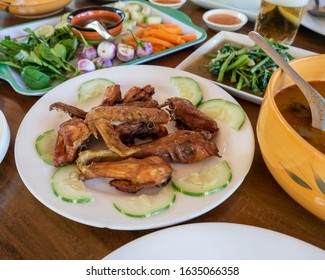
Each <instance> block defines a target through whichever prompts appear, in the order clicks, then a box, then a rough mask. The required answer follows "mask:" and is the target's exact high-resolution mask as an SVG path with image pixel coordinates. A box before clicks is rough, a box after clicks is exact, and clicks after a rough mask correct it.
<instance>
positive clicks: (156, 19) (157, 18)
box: [146, 15, 163, 24]
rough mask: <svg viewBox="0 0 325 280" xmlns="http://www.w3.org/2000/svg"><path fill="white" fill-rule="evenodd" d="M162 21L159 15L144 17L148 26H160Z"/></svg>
mask: <svg viewBox="0 0 325 280" xmlns="http://www.w3.org/2000/svg"><path fill="white" fill-rule="evenodd" d="M162 21H163V18H162V16H160V15H149V16H147V17H146V23H148V24H160V23H162Z"/></svg>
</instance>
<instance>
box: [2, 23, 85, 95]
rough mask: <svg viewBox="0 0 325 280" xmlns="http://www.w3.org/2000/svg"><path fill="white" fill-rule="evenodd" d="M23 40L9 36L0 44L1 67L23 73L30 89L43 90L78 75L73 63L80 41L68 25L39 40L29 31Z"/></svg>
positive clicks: (26, 30) (28, 29)
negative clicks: (6, 66) (7, 67)
mask: <svg viewBox="0 0 325 280" xmlns="http://www.w3.org/2000/svg"><path fill="white" fill-rule="evenodd" d="M24 31H25V32H26V33H27V35H26V37H25V38H24V40H23V41H18V40H16V39H11V37H10V36H5V38H4V39H3V40H2V41H0V64H6V65H8V66H10V67H13V68H15V69H16V70H17V71H19V72H20V74H21V78H22V80H23V81H24V82H25V84H26V85H27V86H28V87H29V88H31V89H35V90H37V89H44V88H47V87H49V86H51V83H54V82H55V81H57V80H59V81H64V80H66V79H68V77H69V76H73V75H74V74H75V73H76V70H75V67H73V66H72V65H71V64H70V62H69V61H70V60H71V59H72V58H73V57H74V55H75V53H76V50H77V48H78V44H79V43H78V40H77V38H76V37H75V36H74V35H73V33H72V32H71V30H70V28H69V27H67V26H65V27H62V28H57V29H55V32H54V34H52V35H51V36H50V37H48V38H44V37H38V36H37V35H36V34H35V33H34V32H33V31H32V30H31V29H30V28H26V29H24Z"/></svg>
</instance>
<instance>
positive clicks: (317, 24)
mask: <svg viewBox="0 0 325 280" xmlns="http://www.w3.org/2000/svg"><path fill="white" fill-rule="evenodd" d="M323 4H325V3H323ZM313 5H314V1H309V4H308V6H307V9H310V8H312V7H313ZM307 9H306V10H305V14H304V16H303V18H302V20H301V25H303V26H305V27H307V28H308V29H310V30H312V31H314V32H317V33H319V34H321V35H324V36H325V17H316V16H312V15H311V14H309V13H308V12H307Z"/></svg>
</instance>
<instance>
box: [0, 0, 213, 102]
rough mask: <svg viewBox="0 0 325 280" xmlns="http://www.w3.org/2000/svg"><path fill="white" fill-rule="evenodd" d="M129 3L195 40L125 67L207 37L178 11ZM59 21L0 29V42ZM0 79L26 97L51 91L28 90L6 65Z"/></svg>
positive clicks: (136, 62)
mask: <svg viewBox="0 0 325 280" xmlns="http://www.w3.org/2000/svg"><path fill="white" fill-rule="evenodd" d="M129 2H139V3H141V5H143V6H145V5H147V6H149V7H150V9H151V14H155V15H160V16H161V17H162V18H163V22H170V23H177V24H178V25H179V26H180V27H181V28H182V30H183V33H184V34H190V33H193V34H196V36H197V39H196V40H193V41H191V42H187V43H185V44H182V45H179V46H176V47H173V48H170V49H167V50H165V51H162V52H159V53H156V54H153V55H150V56H147V57H144V58H138V59H135V60H132V61H130V62H128V63H125V64H127V65H130V64H141V63H145V62H148V61H151V60H153V59H156V58H159V57H162V56H165V55H168V54H170V53H173V52H177V51H179V50H182V49H184V48H188V47H190V46H193V45H196V44H198V43H200V42H202V41H203V40H205V38H206V36H207V35H206V32H205V30H204V29H202V28H200V27H198V26H196V25H195V24H194V23H193V22H192V20H191V19H190V18H189V17H188V16H187V15H185V14H184V13H182V12H180V11H178V10H172V9H163V8H161V7H159V6H154V5H153V4H151V3H148V2H144V1H140V0H139V1H137V0H133V1H125V3H129ZM111 5H113V4H111ZM59 20H60V17H53V18H48V19H43V20H38V21H33V22H28V23H24V24H19V25H15V26H10V27H6V28H2V29H0V40H2V39H3V38H4V37H5V36H7V35H10V36H11V38H18V37H24V36H26V33H25V32H24V29H25V28H27V27H29V28H30V29H32V30H35V29H36V28H38V27H40V26H42V25H47V24H52V25H55V24H57V23H58V22H59ZM0 79H4V80H6V81H8V82H9V83H10V84H11V86H12V87H13V88H14V90H15V91H16V92H18V93H20V94H23V95H28V96H41V95H43V94H44V93H46V92H47V91H49V90H50V89H51V88H47V89H41V90H30V89H28V88H27V87H26V86H25V84H24V82H23V81H22V80H21V78H20V75H19V74H18V73H17V72H16V71H14V70H13V69H12V68H11V67H8V66H7V65H0Z"/></svg>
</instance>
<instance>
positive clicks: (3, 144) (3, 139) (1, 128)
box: [0, 110, 10, 163]
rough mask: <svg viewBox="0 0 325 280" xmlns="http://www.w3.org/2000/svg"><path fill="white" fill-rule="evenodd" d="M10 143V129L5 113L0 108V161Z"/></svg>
mask: <svg viewBox="0 0 325 280" xmlns="http://www.w3.org/2000/svg"><path fill="white" fill-rule="evenodd" d="M9 143H10V130H9V126H8V123H7V120H6V117H5V115H4V114H3V113H2V111H1V110H0V163H1V162H2V160H3V158H4V157H5V155H6V153H7V151H8V147H9Z"/></svg>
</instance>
